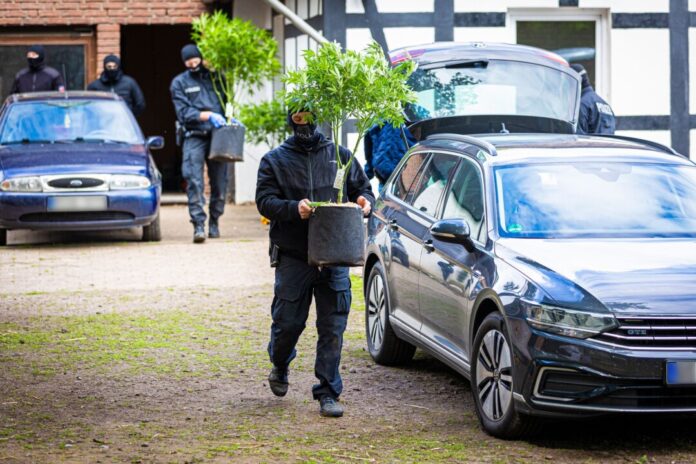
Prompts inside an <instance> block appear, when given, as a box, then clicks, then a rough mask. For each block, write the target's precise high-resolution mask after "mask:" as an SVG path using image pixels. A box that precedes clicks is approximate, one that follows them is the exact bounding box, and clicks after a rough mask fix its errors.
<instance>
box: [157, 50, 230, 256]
mask: <svg viewBox="0 0 696 464" xmlns="http://www.w3.org/2000/svg"><path fill="white" fill-rule="evenodd" d="M181 59H182V60H183V62H184V65H185V66H186V71H184V72H183V73H181V74H179V75H178V76H176V77H175V78H174V80H172V84H171V86H170V88H169V90H170V92H171V94H172V101H173V102H174V109H175V110H176V118H177V120H178V122H179V124H180V127H181V128H182V131H183V139H184V140H183V153H184V159H183V162H182V167H181V172H182V174H183V176H184V179H186V194H187V195H188V206H189V215H190V216H191V223H192V224H193V242H194V243H203V242H204V241H205V220H206V214H205V210H204V206H205V196H204V189H205V184H204V180H203V166H204V164H207V166H208V178H209V180H210V211H209V212H210V222H209V223H208V235H209V237H210V238H218V237H220V229H219V227H218V220H219V218H220V216H222V214H223V213H224V211H225V193H226V190H227V164H226V163H220V162H216V161H211V160H210V159H209V158H208V151H209V150H210V139H211V134H212V131H213V128H217V127H222V126H224V125H225V124H227V121H226V119H225V117H224V116H222V114H223V113H224V110H223V108H222V103H221V101H220V99H219V98H218V96H217V94H216V93H215V88H214V86H213V85H214V84H213V79H212V76H211V73H210V71H208V70H207V69H206V68H205V66H203V59H202V56H201V52H200V51H199V50H198V47H196V46H195V45H194V44H189V45H186V46H184V48H182V49H181Z"/></svg>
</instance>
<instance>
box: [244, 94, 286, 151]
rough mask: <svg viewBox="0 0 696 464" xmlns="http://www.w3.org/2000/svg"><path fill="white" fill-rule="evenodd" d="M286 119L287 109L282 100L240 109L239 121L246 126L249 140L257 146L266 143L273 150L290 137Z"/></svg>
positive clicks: (249, 105) (277, 99)
mask: <svg viewBox="0 0 696 464" xmlns="http://www.w3.org/2000/svg"><path fill="white" fill-rule="evenodd" d="M286 117H287V109H286V108H285V105H284V102H283V100H282V98H276V99H275V100H269V101H265V102H262V103H258V104H256V105H254V104H248V105H242V106H241V107H240V108H239V119H240V120H241V121H242V123H244V125H245V126H246V133H247V136H248V137H249V140H250V141H251V142H252V143H255V144H262V143H265V144H266V145H268V146H269V147H271V148H274V147H277V146H278V145H280V144H281V143H283V141H284V140H285V139H286V138H287V137H288V136H289V135H290V126H288V123H287V119H286Z"/></svg>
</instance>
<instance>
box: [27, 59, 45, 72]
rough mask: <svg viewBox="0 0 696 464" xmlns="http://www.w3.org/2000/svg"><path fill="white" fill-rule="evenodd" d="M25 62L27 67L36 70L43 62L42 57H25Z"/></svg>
mask: <svg viewBox="0 0 696 464" xmlns="http://www.w3.org/2000/svg"><path fill="white" fill-rule="evenodd" d="M27 62H28V63H29V69H31V70H37V69H39V68H40V67H41V65H42V64H43V58H27Z"/></svg>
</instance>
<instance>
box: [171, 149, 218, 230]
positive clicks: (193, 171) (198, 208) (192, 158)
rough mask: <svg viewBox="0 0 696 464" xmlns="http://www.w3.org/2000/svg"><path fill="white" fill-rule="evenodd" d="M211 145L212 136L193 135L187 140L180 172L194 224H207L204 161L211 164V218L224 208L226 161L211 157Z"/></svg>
mask: <svg viewBox="0 0 696 464" xmlns="http://www.w3.org/2000/svg"><path fill="white" fill-rule="evenodd" d="M209 149H210V137H195V136H194V137H187V138H186V139H185V140H184V147H183V153H184V159H183V162H182V166H181V174H182V175H183V177H184V179H186V195H187V196H188V207H189V215H190V216H191V222H192V223H194V224H204V223H205V220H206V215H205V179H204V177H203V176H204V174H203V166H204V164H207V165H208V179H209V180H210V206H209V210H210V211H209V212H210V219H212V220H214V221H215V220H217V219H218V218H219V217H220V216H222V213H224V212H225V194H226V192H227V163H220V162H217V161H211V160H210V159H209V158H208V150H209Z"/></svg>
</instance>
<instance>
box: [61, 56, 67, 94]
mask: <svg viewBox="0 0 696 464" xmlns="http://www.w3.org/2000/svg"><path fill="white" fill-rule="evenodd" d="M62 66H63V84H64V85H65V87H64V89H63V93H64V94H65V99H66V100H67V99H68V88H67V87H68V73H67V72H65V63H62Z"/></svg>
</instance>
